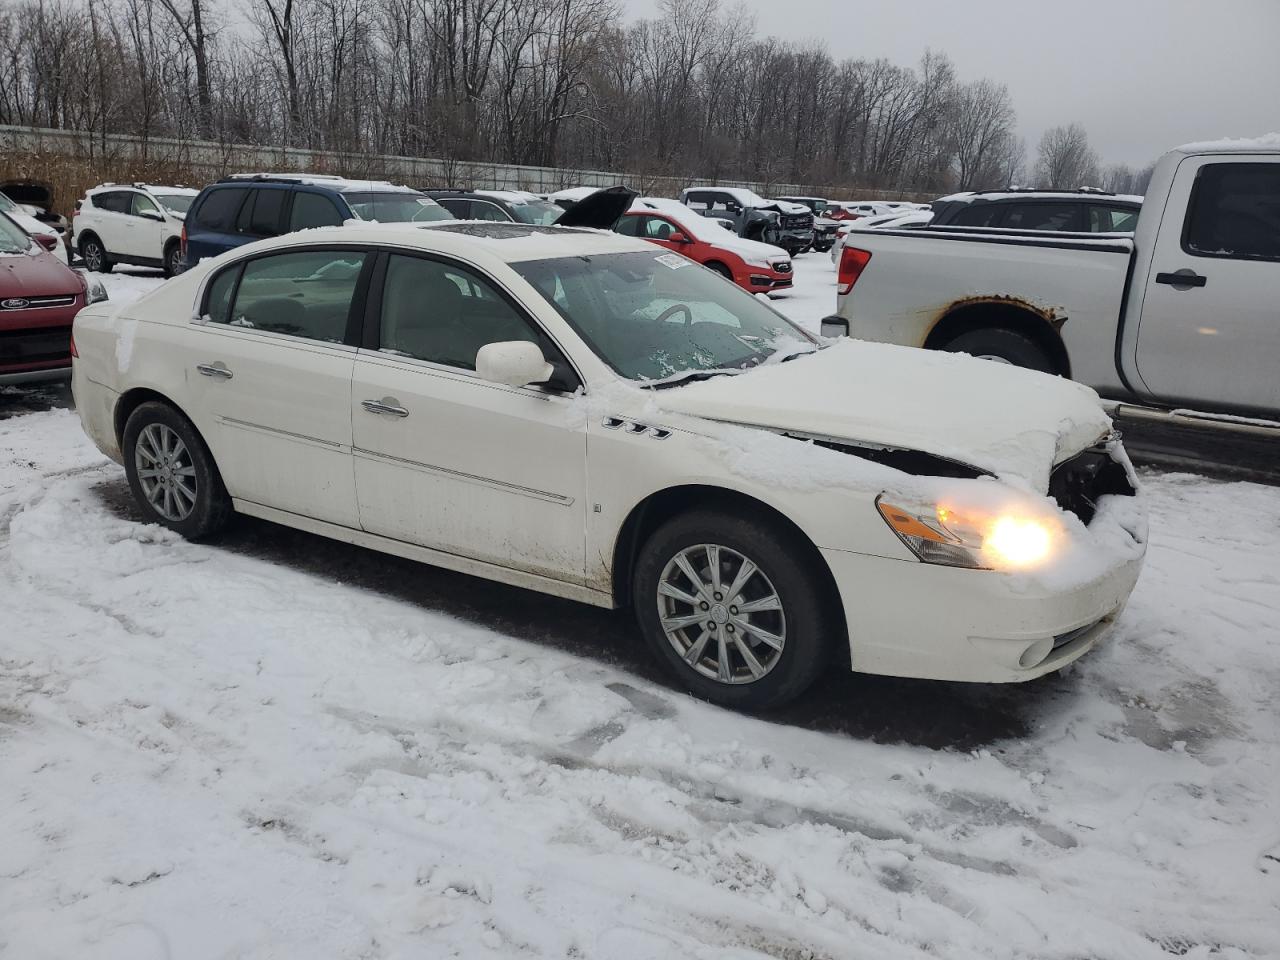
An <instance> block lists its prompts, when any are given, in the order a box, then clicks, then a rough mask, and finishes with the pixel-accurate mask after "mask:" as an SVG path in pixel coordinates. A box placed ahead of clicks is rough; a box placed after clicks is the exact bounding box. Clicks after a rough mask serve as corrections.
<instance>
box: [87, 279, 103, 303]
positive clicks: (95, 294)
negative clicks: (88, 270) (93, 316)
mask: <svg viewBox="0 0 1280 960" xmlns="http://www.w3.org/2000/svg"><path fill="white" fill-rule="evenodd" d="M106 299H107V288H106V287H104V286H103V285H102V281H101V280H88V281H86V286H85V291H84V304H85V306H86V307H87V306H89V304H91V303H101V302H102V301H103V300H106Z"/></svg>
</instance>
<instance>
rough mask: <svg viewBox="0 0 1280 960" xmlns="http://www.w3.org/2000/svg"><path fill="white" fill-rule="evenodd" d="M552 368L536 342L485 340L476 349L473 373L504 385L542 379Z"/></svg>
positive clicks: (523, 385) (527, 382)
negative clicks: (484, 342) (485, 341)
mask: <svg viewBox="0 0 1280 960" xmlns="http://www.w3.org/2000/svg"><path fill="white" fill-rule="evenodd" d="M554 372H555V369H554V368H553V367H552V366H551V364H549V363H547V358H546V357H544V356H543V355H542V351H541V350H540V349H538V345H537V344H536V343H529V342H528V341H527V340H504V341H501V342H499V343H486V344H485V345H484V346H483V347H481V348H480V350H479V351H478V352H477V353H476V373H478V374H480V376H481V377H483V378H484V379H485V380H489V381H491V382H493V383H505V384H506V385H507V386H508V387H525V386H528V385H529V384H531V383H545V382H546V381H547V380H549V379H550V378H551V375H552V374H553V373H554Z"/></svg>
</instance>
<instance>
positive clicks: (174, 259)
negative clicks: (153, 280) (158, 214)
mask: <svg viewBox="0 0 1280 960" xmlns="http://www.w3.org/2000/svg"><path fill="white" fill-rule="evenodd" d="M181 272H182V244H180V243H178V241H176V240H174V241H173V242H172V243H170V244H169V245H168V246H167V247H165V248H164V275H165V276H166V277H176V276H177V275H178V274H180V273H181Z"/></svg>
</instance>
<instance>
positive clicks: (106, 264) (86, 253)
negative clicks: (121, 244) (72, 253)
mask: <svg viewBox="0 0 1280 960" xmlns="http://www.w3.org/2000/svg"><path fill="white" fill-rule="evenodd" d="M80 259H81V260H83V261H84V266H85V269H86V270H91V271H92V272H94V273H110V272H111V268H112V267H113V266H115V264H114V263H112V262H111V258H110V257H108V256H107V248H106V247H104V246H103V245H102V241H101V240H99V239H98V238H97V237H95V236H88V237H83V238H81V240H80Z"/></svg>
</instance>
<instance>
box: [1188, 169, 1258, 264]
mask: <svg viewBox="0 0 1280 960" xmlns="http://www.w3.org/2000/svg"><path fill="white" fill-rule="evenodd" d="M1182 248H1183V249H1184V250H1185V251H1186V252H1187V253H1189V254H1192V255H1193V256H1197V257H1222V258H1225V259H1231V260H1280V163H1212V164H1208V165H1206V166H1204V167H1201V169H1200V173H1199V174H1198V175H1197V177H1196V182H1195V186H1194V187H1193V188H1192V190H1191V203H1190V206H1189V208H1188V210H1187V221H1186V225H1185V226H1184V227H1183V233H1182Z"/></svg>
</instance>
